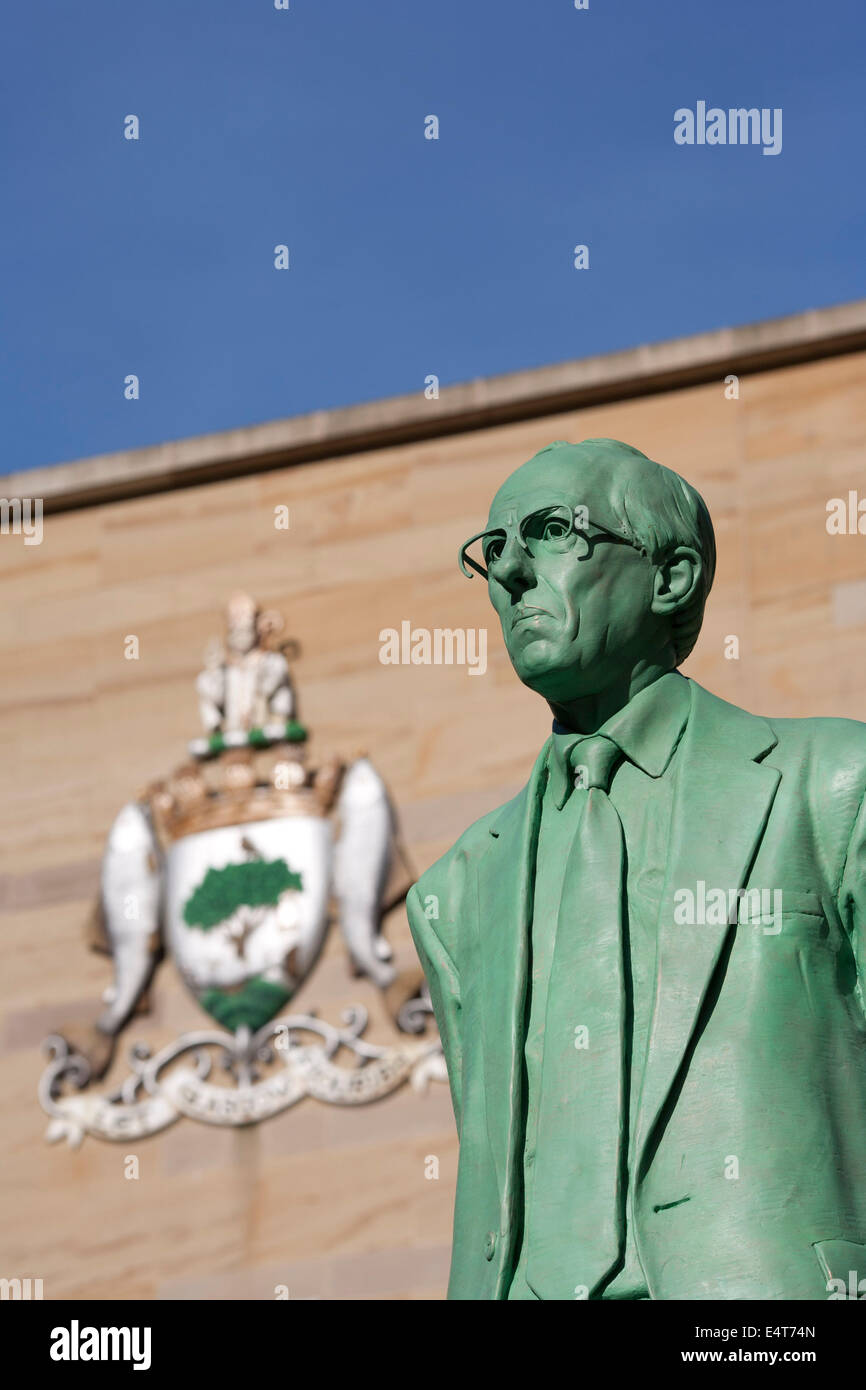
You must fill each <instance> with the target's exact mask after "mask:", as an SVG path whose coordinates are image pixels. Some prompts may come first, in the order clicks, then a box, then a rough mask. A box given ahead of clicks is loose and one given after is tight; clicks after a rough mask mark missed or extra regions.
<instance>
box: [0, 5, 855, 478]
mask: <svg viewBox="0 0 866 1390" xmlns="http://www.w3.org/2000/svg"><path fill="white" fill-rule="evenodd" d="M3 24H4V30H5V33H4V45H3V46H4V58H5V61H4V79H5V80H4V84H3V86H4V90H3V93H2V106H3V111H2V121H0V124H2V168H3V186H4V195H5V196H4V205H5V212H4V216H3V218H2V227H0V241H2V267H3V281H4V293H3V296H2V323H3V330H2V363H0V381H2V387H0V408H2V419H3V426H4V436H5V448H4V451H3V452H4V457H3V460H2V468H0V471H2V472H12V471H17V470H18V469H21V468H29V467H37V466H40V465H42V464H46V463H52V462H60V461H64V460H69V459H74V458H79V457H83V456H86V455H90V454H94V453H102V452H107V451H111V450H116V449H126V448H132V447H135V446H138V445H143V444H152V443H158V442H161V441H163V440H167V439H175V438H179V437H182V436H185V435H192V434H199V433H204V432H208V431H211V430H218V429H228V428H232V427H235V426H239V425H246V424H254V423H258V422H261V421H264V420H268V419H273V418H276V417H281V416H287V415H294V414H299V413H303V412H305V411H309V410H314V409H319V408H326V407H330V406H338V405H348V404H352V403H354V402H357V401H365V400H371V399H375V398H377V397H382V396H389V395H395V394H398V393H402V392H409V391H415V390H418V391H421V390H423V383H424V378H425V377H426V376H427V375H428V374H429V373H435V374H436V375H438V377H439V378H440V381H441V382H442V383H443V385H444V384H447V383H450V382H456V381H463V380H466V379H468V378H471V377H476V376H487V375H490V374H493V373H498V372H506V371H511V370H517V369H519V368H522V367H533V366H539V365H542V364H544V363H550V362H556V361H561V360H563V359H565V358H573V357H583V356H588V355H591V354H594V353H600V352H607V351H612V350H615V349H617V348H623V347H629V346H633V345H635V344H638V343H643V342H652V341H657V340H659V339H662V338H668V337H673V336H677V335H681V334H688V333H695V332H699V331H702V330H705V329H712V328H717V327H721V326H724V325H727V324H735V323H746V322H750V321H753V320H757V319H762V318H768V317H772V316H774V315H778V314H786V313H793V312H796V311H798V310H801V309H806V308H813V307H818V306H821V305H828V304H835V303H839V302H842V301H844V300H848V299H854V298H859V297H860V296H862V295H863V294H864V293H866V290H864V275H863V258H864V206H866V180H864V177H863V171H864V140H866V129H864V127H866V115H864V113H866V101H864V96H863V93H864V85H863V53H864V47H866V7H864V5H863V3H862V0H821V3H820V4H818V3H810V2H809V0H761V2H760V3H756V0H726V3H725V4H723V5H722V4H709V3H706V2H705V3H700V4H696V3H694V2H693V0H692V3H687V0H679V3H674V2H673V0H590V6H589V9H588V10H586V11H576V10H575V9H574V3H573V0H532V3H530V0H523V3H518V0H426V3H421V0H291V8H290V9H289V10H288V11H276V10H275V9H274V5H273V0H236V2H235V3H231V2H230V0H146V2H145V0H138V3H123V4H121V3H119V0H88V3H87V4H85V5H71V4H69V3H68V0H41V3H37V4H31V5H24V4H17V5H16V6H14V8H13V7H7V9H6V12H5V16H4V21H3ZM698 100H706V101H707V102H708V103H709V104H710V105H718V106H720V107H722V108H728V107H733V106H748V107H752V106H756V107H771V108H775V107H781V108H782V111H783V147H782V152H781V154H779V155H778V156H776V157H772V156H764V155H763V154H762V152H761V149H760V148H759V147H752V146H748V147H741V146H727V147H708V146H704V147H698V146H693V147H683V146H677V145H675V143H674V140H673V129H674V120H673V113H674V111H675V110H676V109H677V108H678V107H685V106H690V107H692V108H694V106H695V104H696V102H697V101H698ZM128 114H135V115H137V116H138V117H139V119H140V123H141V129H140V139H139V140H138V141H137V142H135V141H127V140H125V139H124V138H123V122H124V117H125V116H127V115H128ZM431 114H433V115H436V116H438V118H439V122H440V131H439V139H438V141H432V140H425V138H424V119H425V117H426V116H428V115H431ZM279 243H284V244H286V245H288V247H289V249H290V269H289V270H288V271H277V270H275V269H274V247H275V245H277V244H279ZM578 243H583V244H586V245H588V246H589V248H590V267H589V269H588V270H585V271H576V270H575V269H574V268H573V264H572V262H573V254H572V248H573V247H574V246H575V245H576V244H578ZM129 373H135V374H136V375H137V376H138V377H139V379H140V399H139V400H137V401H128V400H125V399H124V387H123V383H124V378H125V377H126V376H127V374H129Z"/></svg>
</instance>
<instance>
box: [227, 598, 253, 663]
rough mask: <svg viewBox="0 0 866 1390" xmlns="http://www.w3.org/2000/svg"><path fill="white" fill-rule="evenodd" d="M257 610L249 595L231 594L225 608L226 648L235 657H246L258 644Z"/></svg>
mask: <svg viewBox="0 0 866 1390" xmlns="http://www.w3.org/2000/svg"><path fill="white" fill-rule="evenodd" d="M258 619H259V610H258V606H257V604H256V602H255V600H254V599H251V598H250V596H249V594H233V595H232V597H231V598H230V599H229V601H228V604H227V607H226V646H227V647H228V649H229V651H230V652H232V653H233V654H234V655H236V656H246V654H247V652H251V651H252V649H253V647H256V646H258V644H259V622H258Z"/></svg>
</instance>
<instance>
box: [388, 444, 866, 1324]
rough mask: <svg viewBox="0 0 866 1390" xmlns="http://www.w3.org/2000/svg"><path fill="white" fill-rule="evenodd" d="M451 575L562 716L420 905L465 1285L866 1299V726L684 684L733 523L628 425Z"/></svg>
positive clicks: (565, 471) (507, 511) (438, 869)
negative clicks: (761, 714)
mask: <svg viewBox="0 0 866 1390" xmlns="http://www.w3.org/2000/svg"><path fill="white" fill-rule="evenodd" d="M460 562H461V567H462V568H463V570H464V572H465V573H466V574H469V575H470V576H471V575H475V574H480V575H482V576H484V577H485V578H486V580H487V589H488V595H489V598H490V601H491V603H492V604H493V607H494V608H495V609H496V612H497V614H498V616H499V619H500V622H501V624H502V632H503V635H504V638H505V645H506V647H507V649H508V654H509V657H510V659H511V662H512V665H513V666H514V669H515V671H516V672H517V675H518V676H519V678H520V680H521V681H523V683H524V684H525V685H527V686H529V688H530V689H531V690H534V691H537V692H538V694H539V695H541V696H542V697H543V698H544V699H545V700H546V701H547V702H548V704H549V706H550V709H551V711H552V713H553V731H552V733H551V736H550V737H549V738H548V740H547V742H546V743H545V745H544V747H543V748H542V750H541V752H540V754H539V756H538V759H537V761H536V763H535V766H534V768H533V770H532V773H531V775H530V778H529V782H528V783H527V785H526V787H525V788H524V789H523V791H521V792H520V794H519V795H518V796H516V797H515V798H514V800H513V801H510V802H509V803H508V804H507V805H506V806H503V807H501V808H500V809H499V810H497V811H494V812H493V813H492V814H490V815H487V816H484V817H483V818H482V819H481V820H480V821H478V822H477V823H476V824H475V825H473V826H471V827H470V829H469V830H467V831H466V833H465V834H464V835H463V836H462V837H461V838H460V839H459V840H458V842H457V844H456V845H454V847H453V848H452V849H451V850H450V851H449V852H448V853H447V854H446V855H445V856H444V857H443V858H442V859H440V860H439V862H438V863H436V864H434V865H433V867H432V868H431V869H429V870H428V872H427V873H426V874H424V875H423V877H422V878H421V880H420V881H419V883H417V884H416V885H415V887H414V888H413V889H412V891H411V893H410V896H409V902H408V906H409V918H410V924H411V927H412V933H413V937H414V940H415V944H416V946H417V948H418V952H419V954H420V957H421V961H422V964H423V965H424V968H425V971H426V974H427V978H428V981H429V984H430V992H431V996H432V1000H433V1005H434V1008H435V1012H436V1018H437V1020H438V1023H439V1029H440V1033H441V1036H442V1042H443V1046H444V1051H445V1057H446V1060H447V1064H448V1073H449V1079H450V1084H451V1094H452V1098H453V1102H454V1112H455V1116H456V1120H457V1127H458V1131H459V1135H460V1162H459V1169H458V1177H457V1197H456V1205H455V1213H454V1248H453V1258H452V1268H451V1279H450V1284H449V1297H450V1298H454V1299H488V1298H489V1299H503V1300H504V1299H574V1298H588V1299H593V1300H596V1299H624V1300H632V1299H647V1298H656V1299H787V1298H790V1299H825V1298H828V1297H845V1296H846V1292H844V1291H848V1290H850V1289H851V1288H854V1289H855V1290H856V1289H858V1288H859V1290H860V1292H861V1293H866V1009H864V1003H866V1000H864V993H863V988H864V976H866V935H864V933H866V809H864V791H866V726H864V725H862V724H859V723H855V722H854V721H851V720H844V719H780V720H774V719H769V718H758V717H756V716H755V715H752V714H748V713H746V711H745V710H742V709H738V708H737V707H736V706H734V705H730V704H727V703H726V702H725V701H723V700H720V699H718V698H717V697H716V696H714V695H711V694H710V693H709V692H708V691H707V690H704V689H703V688H702V687H701V686H700V685H698V684H697V683H696V682H695V681H691V680H687V679H686V678H685V677H683V676H681V675H680V674H679V672H678V670H677V667H678V666H680V664H681V663H682V662H683V661H684V660H685V658H686V657H687V656H688V654H689V652H690V651H691V649H692V647H693V645H694V643H695V641H696V639H697V636H698V632H699V630H700V626H701V621H702V618H703V611H704V604H705V601H706V598H707V595H708V593H709V590H710V586H711V584H712V580H713V572H714V567H715V540H714V536H713V529H712V524H711V521H710V517H709V514H708V512H707V509H706V506H705V505H704V503H703V501H702V499H701V498H700V496H699V495H698V493H697V492H696V491H695V490H694V488H692V487H690V486H689V484H688V483H687V482H685V481H684V479H682V478H680V477H679V476H678V475H677V474H676V473H674V472H672V471H670V470H669V469H667V468H663V467H661V466H660V465H658V464H656V463H653V462H652V461H651V460H650V459H648V458H647V457H646V456H645V455H644V454H642V453H640V452H639V451H638V450H637V449H633V448H630V447H629V446H628V445H625V444H621V443H619V442H617V441H616V440H612V439H588V440H584V442H583V443H581V444H577V445H572V444H566V443H563V442H558V443H555V444H552V445H550V446H549V447H548V448H546V449H542V450H541V452H540V453H538V454H536V455H535V457H534V458H532V459H530V460H529V462H528V463H525V464H524V465H523V466H522V467H521V468H518V469H517V471H516V472H515V473H513V474H512V475H511V477H510V478H507V479H506V481H505V482H504V483H503V485H502V487H501V488H500V490H499V491H498V493H497V494H496V496H495V497H494V499H493V503H492V506H491V508H490V515H489V518H488V522H487V526H486V527H485V529H484V531H483V532H481V533H480V534H479V535H478V536H475V537H473V538H472V540H471V541H468V542H467V543H466V545H465V546H464V547H463V548H462V550H461V557H460ZM861 1280H862V1281H863V1282H862V1283H861V1282H860V1281H861ZM840 1289H842V1290H844V1291H843V1292H841V1293H839V1292H838V1290H840ZM847 1296H850V1294H849V1295H847Z"/></svg>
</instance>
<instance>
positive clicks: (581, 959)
mask: <svg viewBox="0 0 866 1390" xmlns="http://www.w3.org/2000/svg"><path fill="white" fill-rule="evenodd" d="M621 756H622V754H621V750H620V749H619V748H618V747H617V745H616V744H615V743H614V742H613V741H612V740H611V739H608V738H606V737H605V736H604V735H603V734H594V735H592V736H590V737H588V738H583V739H576V740H575V743H574V744H573V746H572V747H571V748H570V749H569V750H568V753H567V759H568V765H569V766H570V768H571V772H572V777H571V779H570V782H571V788H570V789H569V786H568V785H566V787H565V789H564V804H563V803H562V801H561V800H560V796H561V795H563V793H562V790H561V788H557V787H555V788H554V794H555V795H556V799H557V804H561V805H562V811H561V814H562V815H564V816H568V817H569V818H570V819H571V820H572V822H573V825H574V835H573V839H572V847H571V851H570V853H569V857H568V862H567V864H566V868H565V875H564V880H563V889H562V900H561V904H560V909H559V914H558V920H557V927H556V939H555V944H554V950H553V961H552V966H551V974H550V981H549V986H548V997H547V1010H546V1019H545V1029H544V1059H543V1062H542V1079H541V1095H540V1098H539V1107H538V1131H537V1143H536V1157H535V1171H534V1176H533V1182H532V1201H531V1209H530V1211H529V1213H528V1220H527V1235H528V1255H527V1270H526V1277H527V1282H528V1283H529V1284H530V1286H531V1287H532V1289H533V1290H534V1291H535V1293H537V1294H538V1296H539V1298H543V1299H574V1298H587V1297H591V1296H592V1294H593V1292H594V1290H596V1289H597V1288H598V1286H599V1285H600V1284H601V1283H602V1282H603V1281H604V1279H605V1277H606V1276H607V1275H609V1274H610V1273H611V1271H612V1270H613V1268H614V1267H615V1266H616V1264H617V1263H618V1261H619V1258H620V1255H621V1250H622V1243H623V1240H624V1236H625V1204H624V1186H623V1184H624V1178H625V1174H624V1172H623V1162H622V1153H621V1145H622V1137H623V1118H624V1112H623V1105H624V1098H625V1080H626V1074H625V1048H624V1037H623V1025H624V1018H625V992H624V967H623V932H622V883H623V869H624V858H625V856H624V839H623V829H622V822H621V821H620V818H619V816H618V814H617V811H616V808H615V807H614V805H613V803H612V802H611V801H610V798H609V797H608V794H607V788H608V786H609V784H610V778H611V775H612V772H613V768H614V764H615V763H616V762H617V761H618V760H619V759H620V758H621ZM558 771H559V773H560V778H561V780H565V781H568V780H569V779H568V778H567V776H566V778H565V779H562V769H561V768H560V769H558Z"/></svg>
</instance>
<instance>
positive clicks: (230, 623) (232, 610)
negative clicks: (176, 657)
mask: <svg viewBox="0 0 866 1390" xmlns="http://www.w3.org/2000/svg"><path fill="white" fill-rule="evenodd" d="M281 624H282V619H281V618H280V616H279V615H278V614H272V613H262V612H260V610H259V608H258V605H257V604H256V602H255V600H254V599H252V598H250V597H249V595H247V594H234V595H233V597H232V598H230V599H229V602H228V605H227V609H226V639H225V647H222V646H221V645H217V646H216V647H214V648H212V649H211V651H210V652H209V654H208V657H207V664H206V666H205V669H204V670H203V671H202V672H201V674H200V675H199V677H198V679H197V681H196V689H197V691H198V697H199V713H200V715H201V721H202V724H203V726H204V730H205V732H206V733H208V734H210V733H215V732H221V733H222V732H231V733H237V732H240V731H246V730H249V729H253V728H262V727H263V726H264V725H266V724H268V723H269V722H271V721H282V722H283V723H285V722H286V720H288V719H290V718H291V717H292V714H293V713H294V695H293V692H292V681H291V676H290V674H289V663H288V662H287V660H286V658H285V656H284V655H283V653H282V652H280V651H270V650H268V649H267V648H266V647H265V646H264V639H265V638H266V637H267V635H268V634H269V633H270V632H271V631H273V630H274V629H275V627H276V626H277V625H281Z"/></svg>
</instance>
